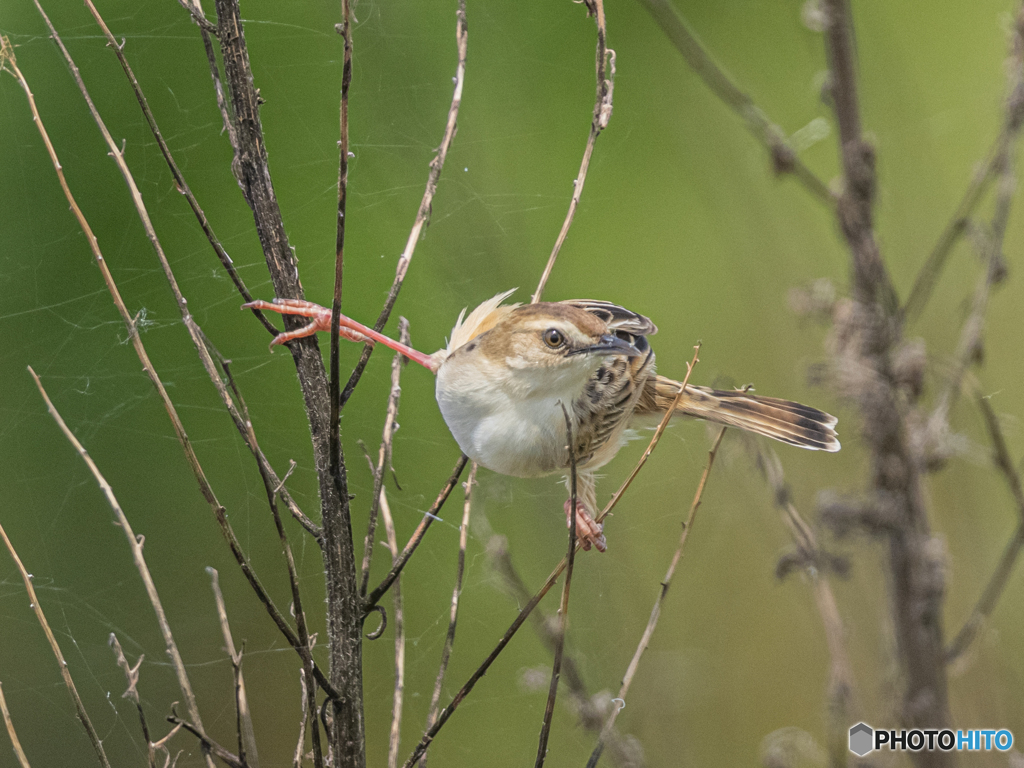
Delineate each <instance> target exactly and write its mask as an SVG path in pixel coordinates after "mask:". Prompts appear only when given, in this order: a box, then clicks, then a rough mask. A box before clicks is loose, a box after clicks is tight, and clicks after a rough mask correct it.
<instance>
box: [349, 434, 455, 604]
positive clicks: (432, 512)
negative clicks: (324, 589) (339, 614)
mask: <svg viewBox="0 0 1024 768" xmlns="http://www.w3.org/2000/svg"><path fill="white" fill-rule="evenodd" d="M468 461H469V459H467V458H466V455H465V454H462V455H461V456H460V457H459V460H458V461H457V462H455V468H454V469H453V470H452V474H451V476H449V478H448V482H446V483H445V484H444V488H442V489H441V492H440V493H439V494H438V495H437V499H435V500H434V503H433V505H432V506H431V507H430V509H429V510H427V511H426V512H424V513H423V519H422V520H421V521H420V524H419V525H418V526H416V530H415V531H413V533H412V536H411V537H409V541H408V542H407V543H406V545H405V547H404V548H403V549H402V554H401V555H399V557H398V559H397V560H396V561H395V563H394V565H392V566H391V570H390V571H388V575H387V576H385V577H384V580H383V581H381V583H380V584H378V585H377V586H376V588H374V590H373V591H372V592H370V594H369V595H368V596H367V598H366V600H365V601H364V602H363V615H364V616H365V615H366V614H368V613H369V612H370V611H372V610H373V608H374V606H376V605H377V603H378V602H379V601H380V599H381V597H383V596H384V593H386V592H387V591H388V589H390V587H391V585H392V583H394V581H395V579H396V578H398V574H400V573H401V572H402V569H403V568H405V564H406V563H407V562H409V558H410V557H412V553H413V552H415V551H416V547H418V546H419V545H420V542H421V541H423V536H424V535H425V534H426V532H427V529H428V528H429V527H430V524H431V523H432V522H434V521H435V520H437V519H438V517H437V513H438V512H440V511H441V507H443V506H444V503H445V501H447V500H448V496H449V494H451V492H452V489H454V488H455V486H456V485H457V484H458V482H459V478H460V477H461V476H462V470H464V469H465V468H466V462H468Z"/></svg>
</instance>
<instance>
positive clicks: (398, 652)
mask: <svg viewBox="0 0 1024 768" xmlns="http://www.w3.org/2000/svg"><path fill="white" fill-rule="evenodd" d="M371 467H372V464H371ZM380 515H381V517H382V518H384V534H385V536H387V540H388V549H390V550H391V560H392V562H394V561H395V560H397V559H398V552H399V550H398V538H397V536H396V535H395V521H394V520H393V519H392V517H391V505H390V504H388V496H387V491H386V490H385V489H383V488H381V490H380ZM391 600H392V605H393V606H394V617H395V690H394V695H393V697H392V703H391V731H390V733H389V735H388V768H396V766H397V765H398V748H399V744H400V742H399V739H400V738H401V735H402V706H403V702H404V696H405V610H404V606H403V603H402V577H401V576H399V577H398V578H397V579H395V583H394V586H392V587H391Z"/></svg>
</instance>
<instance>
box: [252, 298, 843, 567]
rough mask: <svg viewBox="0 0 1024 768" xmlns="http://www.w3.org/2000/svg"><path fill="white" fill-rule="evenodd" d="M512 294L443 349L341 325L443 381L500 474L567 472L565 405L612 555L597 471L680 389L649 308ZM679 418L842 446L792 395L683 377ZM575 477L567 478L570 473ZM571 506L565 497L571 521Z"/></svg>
mask: <svg viewBox="0 0 1024 768" xmlns="http://www.w3.org/2000/svg"><path fill="white" fill-rule="evenodd" d="M511 293H512V291H507V292H505V293H501V294H498V295H497V296H495V297H494V298H492V299H489V300H487V301H485V302H484V303H483V304H481V305H480V306H479V307H477V308H476V309H474V310H473V311H472V312H470V313H469V315H468V316H467V315H466V313H465V310H463V312H462V314H461V315H459V319H458V321H457V322H456V324H455V328H454V329H453V330H452V335H451V339H450V340H449V341H448V344H447V346H446V347H445V348H444V349H441V350H438V351H437V352H435V353H434V354H432V355H425V354H423V353H422V352H417V351H416V350H415V349H412V348H411V347H408V346H406V345H404V344H401V343H400V342H397V341H394V340H393V339H389V338H387V337H386V336H383V335H382V334H380V333H377V332H376V331H374V330H373V329H371V328H367V327H366V326H365V325H362V324H361V323H357V322H356V321H354V320H352V319H350V318H348V317H345V316H344V315H341V316H339V317H338V325H339V331H340V333H341V335H342V336H344V337H345V338H347V339H350V340H352V341H357V342H365V341H375V342H380V343H381V344H385V345H386V346H388V347H390V348H391V349H394V350H396V351H398V352H401V353H402V354H403V355H405V356H406V357H408V358H409V359H410V360H412V361H414V362H416V363H419V364H420V365H422V366H424V367H425V368H427V369H429V370H430V371H431V372H432V373H434V374H436V376H437V387H436V395H437V402H438V405H439V406H440V407H441V414H442V415H443V416H444V420H445V422H446V423H447V424H448V428H449V429H450V430H451V432H452V435H453V436H454V437H455V441H456V442H457V443H458V444H459V447H460V448H461V449H462V451H463V452H464V453H465V454H466V455H467V456H469V458H471V459H472V460H473V461H475V462H477V463H478V464H480V465H481V466H483V467H487V468H488V469H491V470H493V471H495V472H499V473H500V474H503V475H513V476H515V477H537V476H540V475H547V474H551V473H555V472H567V471H568V469H569V462H570V456H569V446H568V442H567V440H566V427H565V416H564V413H563V410H562V406H563V405H564V406H565V408H566V410H567V411H568V413H569V417H570V422H571V424H572V436H573V440H574V454H575V458H576V466H577V499H578V500H577V509H576V524H577V533H578V536H579V539H580V542H581V544H582V546H583V548H584V549H590V547H591V546H595V547H597V549H599V550H600V551H602V552H603V551H604V550H605V548H606V546H605V538H604V536H603V535H602V532H601V528H602V527H601V525H600V524H598V523H596V522H594V520H593V518H592V516H591V513H592V512H594V511H595V510H596V509H597V498H596V493H595V472H596V470H597V469H599V468H600V467H603V466H604V465H605V464H607V463H608V462H609V461H611V460H612V458H613V457H614V456H615V454H616V453H618V451H619V448H621V447H622V446H623V445H624V444H625V442H626V439H627V435H626V430H627V429H628V428H629V427H630V426H631V425H636V424H637V423H638V422H641V421H643V420H644V419H643V417H649V418H648V419H647V420H648V421H651V422H654V423H656V422H657V421H658V420H660V418H661V417H662V416H664V414H665V412H666V410H668V409H669V408H670V407H671V406H672V403H673V401H675V399H676V395H677V394H678V393H679V390H680V387H681V386H682V384H681V383H680V382H678V381H673V380H672V379H668V378H665V377H664V376H659V375H657V374H656V373H655V370H654V350H652V349H651V346H650V344H649V343H648V341H647V337H648V336H650V335H652V334H654V333H656V332H657V330H658V329H657V328H656V327H655V326H654V323H652V322H651V321H650V320H648V319H647V318H646V317H644V316H643V315H638V314H637V313H635V312H631V311H629V310H628V309H624V308H623V307H620V306H617V305H615V304H611V303H609V302H607V301H591V300H586V299H584V300H576V301H560V302H542V303H537V304H526V305H519V304H509V305H504V306H503V305H502V303H501V302H502V301H504V300H505V299H506V298H508V296H509V295H511ZM245 306H246V307H253V308H257V309H263V310H270V311H273V312H279V313H281V314H285V315H300V316H302V317H308V318H310V319H311V322H310V323H309V324H308V325H307V326H305V327H304V328H300V329H298V330H295V331H289V332H287V333H282V334H280V335H279V336H277V337H276V338H275V339H274V340H273V341H272V342H271V347H273V346H274V345H275V344H284V343H286V342H288V341H291V340H293V339H297V338H302V337H304V336H310V335H312V334H314V333H316V332H317V331H329V330H330V329H331V310H330V309H326V308H324V307H321V306H320V305H318V304H313V303H311V302H307V301H299V300H295V299H277V300H275V301H274V303H269V302H266V301H254V302H252V303H250V304H246V305H245ZM674 415H683V416H692V417H695V418H698V419H704V420H706V421H712V422H716V423H718V424H725V425H727V426H730V427H738V428H739V429H744V430H746V431H748V432H754V433H756V434H759V435H765V436H766V437H771V438H774V439H775V440H781V441H782V442H784V443H789V444H790V445H795V446H798V447H800V448H809V449H811V450H820V451H838V450H839V440H838V439H837V438H836V432H835V429H834V427H835V425H836V418H835V417H834V416H830V415H829V414H827V413H825V412H824V411H819V410H818V409H817V408H811V407H810V406H807V405H801V404H799V403H794V402H791V401H789V400H778V399H776V398H772V397H759V396H755V395H751V394H749V393H748V392H746V391H740V390H733V391H727V390H726V391H723V390H716V389H709V388H707V387H697V386H693V385H690V384H687V386H686V391H685V393H684V394H683V395H682V397H680V398H679V401H678V403H677V405H676V408H675V414H674ZM566 481H567V483H568V478H566ZM571 507H572V504H571V501H566V503H565V514H566V521H567V522H571V518H570V515H571V514H572V512H573V510H572V509H571Z"/></svg>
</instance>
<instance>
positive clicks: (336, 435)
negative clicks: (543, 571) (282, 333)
mask: <svg viewBox="0 0 1024 768" xmlns="http://www.w3.org/2000/svg"><path fill="white" fill-rule="evenodd" d="M339 32H341V35H342V39H343V41H344V42H343V46H344V53H343V59H344V64H343V68H342V78H341V106H340V120H341V126H340V131H341V140H340V142H339V149H340V151H341V159H340V161H339V166H338V234H337V250H336V253H335V262H334V291H333V299H332V301H333V304H332V306H333V308H334V315H333V316H334V317H337V316H338V315H339V314H340V313H341V287H342V272H343V270H344V263H345V259H344V249H345V200H346V196H347V190H348V88H349V83H350V82H351V81H352V25H351V18H350V9H349V0H341V28H340V29H339ZM338 332H339V326H338V325H337V324H336V323H331V354H330V364H329V366H328V371H329V374H328V376H329V382H328V393H327V398H328V400H327V405H328V410H329V416H328V426H327V475H326V476H327V477H329V478H330V479H331V481H332V482H333V484H334V490H335V492H336V493H337V494H338V495H339V497H341V499H342V500H343V505H344V507H343V509H344V514H343V515H341V516H340V517H337V520H336V521H337V522H340V523H341V525H340V526H339V527H338V528H337V529H336V530H335V531H334V533H335V534H336V535H337V537H338V538H339V543H338V546H337V547H336V549H337V550H342V549H343V550H344V559H343V560H341V559H338V560H337V562H335V563H333V564H332V565H331V566H330V567H329V568H328V570H330V569H333V568H334V567H339V568H342V569H344V573H343V574H339V576H341V577H342V579H343V581H344V592H343V593H342V594H339V595H338V599H339V600H340V603H339V606H341V605H343V606H344V610H343V612H344V613H345V614H348V615H347V616H346V618H345V619H344V621H343V622H342V623H343V624H344V625H345V629H344V635H345V638H346V641H347V642H346V643H344V645H345V646H346V647H345V649H344V651H343V653H344V658H345V662H346V664H348V665H350V666H352V667H356V666H361V664H362V662H361V660H360V656H361V654H362V640H361V639H360V638H357V637H356V636H354V635H353V634H352V630H354V629H356V627H355V626H352V625H351V624H350V622H353V621H356V617H355V615H354V611H353V609H354V608H355V607H356V606H357V605H358V603H359V601H360V598H361V597H362V592H359V593H354V594H349V590H350V589H355V557H356V555H355V545H354V541H353V537H352V519H351V510H350V507H349V503H348V502H349V495H348V478H347V471H346V469H345V453H344V449H343V448H342V444H341V373H340V368H339V365H340V362H339V361H340V359H341V346H340V337H339V335H338ZM325 522H326V521H325ZM324 555H325V557H327V558H328V559H331V560H334V558H333V557H332V556H331V555H328V553H327V552H326V551H325V553H324ZM349 561H351V563H350V562H349ZM326 563H327V561H326V560H325V565H326ZM350 567H351V569H352V572H351V573H350V572H349V568H350ZM330 620H331V619H330V617H329V621H330ZM358 629H359V630H360V631H361V629H362V627H361V626H359V627H358ZM330 634H331V636H332V637H333V636H335V635H336V633H335V632H331V633H330ZM338 636H339V637H340V635H338ZM338 651H339V661H340V660H341V658H340V653H342V648H341V645H338ZM331 667H332V673H335V674H341V671H340V670H337V672H335V665H334V664H332V665H331ZM360 672H361V670H356V669H352V670H351V673H350V675H349V676H350V677H354V676H357V675H359V674H360ZM360 687H361V683H360ZM350 689H351V686H350ZM352 692H353V693H357V695H358V696H359V697H361V694H362V692H361V691H359V692H355V691H354V690H353V691H352ZM335 704H336V708H337V706H338V705H340V704H341V702H335ZM342 720H344V721H345V725H344V726H343V727H338V723H340V722H341V721H342ZM332 722H334V723H335V726H334V727H333V728H332V729H331V730H333V731H334V735H333V738H330V739H329V740H330V742H331V743H332V744H334V745H335V746H336V747H340V746H341V744H342V741H344V740H346V739H348V740H351V739H353V738H358V739H364V738H365V730H364V726H363V712H362V703H361V702H360V705H359V707H358V711H356V710H355V709H350V710H349V712H348V715H347V716H346V717H345V718H341V717H335V718H334V719H333V721H332ZM316 730H317V728H316V727H315V726H314V732H316ZM343 730H347V731H348V736H347V737H343V736H342V731H343ZM347 748H348V749H353V745H352V744H348V745H347ZM354 752H356V753H358V756H356V755H352V757H353V758H354V760H353V762H354V763H357V764H362V763H365V761H366V747H365V745H364V744H359V745H355V746H354ZM334 757H335V759H337V760H342V761H344V759H345V758H344V756H343V755H341V754H335V755H334Z"/></svg>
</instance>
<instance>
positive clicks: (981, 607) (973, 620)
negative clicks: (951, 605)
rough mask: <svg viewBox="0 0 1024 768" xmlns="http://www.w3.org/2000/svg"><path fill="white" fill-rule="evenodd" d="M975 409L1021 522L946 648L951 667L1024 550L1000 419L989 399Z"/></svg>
mask: <svg viewBox="0 0 1024 768" xmlns="http://www.w3.org/2000/svg"><path fill="white" fill-rule="evenodd" d="M978 405H979V406H980V407H981V412H982V414H983V415H984V416H985V426H986V427H987V428H988V433H989V437H990V438H991V440H992V450H993V456H992V461H993V463H994V464H995V465H996V467H997V468H998V469H999V471H1000V472H1001V473H1002V475H1003V477H1004V478H1005V479H1006V484H1007V485H1008V486H1009V487H1010V493H1011V494H1012V495H1013V502H1014V504H1015V505H1016V506H1017V514H1018V515H1019V517H1020V519H1019V520H1018V521H1017V529H1016V530H1015V531H1014V532H1013V535H1012V536H1011V537H1010V540H1009V541H1008V542H1007V543H1006V548H1005V549H1004V550H1003V554H1002V556H1001V557H1000V558H999V562H998V563H996V567H995V570H994V571H993V572H992V576H991V577H990V578H989V581H988V584H986V585H985V589H984V590H982V592H981V597H979V598H978V602H977V604H975V606H974V610H972V611H971V615H970V616H969V617H968V618H967V621H965V622H964V625H963V626H962V627H961V628H960V631H959V632H957V634H956V637H954V638H953V642H951V643H950V644H949V648H948V649H947V650H946V661H947V662H948V663H953V662H955V661H956V660H957V659H959V658H960V657H962V656H963V655H964V652H965V651H966V650H967V649H968V648H969V647H970V645H971V643H972V642H973V641H974V638H975V637H976V636H977V634H978V631H979V630H980V629H981V628H982V626H984V624H985V622H987V621H988V619H989V617H991V616H992V612H993V611H995V608H996V604H997V603H998V602H999V598H1000V597H1001V596H1002V594H1003V590H1004V589H1006V583H1007V581H1008V580H1009V578H1010V574H1011V573H1012V572H1013V567H1014V566H1015V565H1016V563H1017V558H1018V557H1019V556H1020V552H1021V549H1022V548H1024V488H1022V485H1021V479H1020V474H1019V473H1018V472H1017V467H1016V464H1014V461H1013V459H1012V458H1010V451H1009V449H1008V448H1007V447H1006V440H1005V438H1004V437H1003V430H1002V429H1001V428H1000V426H999V419H998V417H997V416H996V414H995V412H994V411H993V410H992V404H991V403H990V402H989V399H988V398H987V397H985V396H983V395H978Z"/></svg>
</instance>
